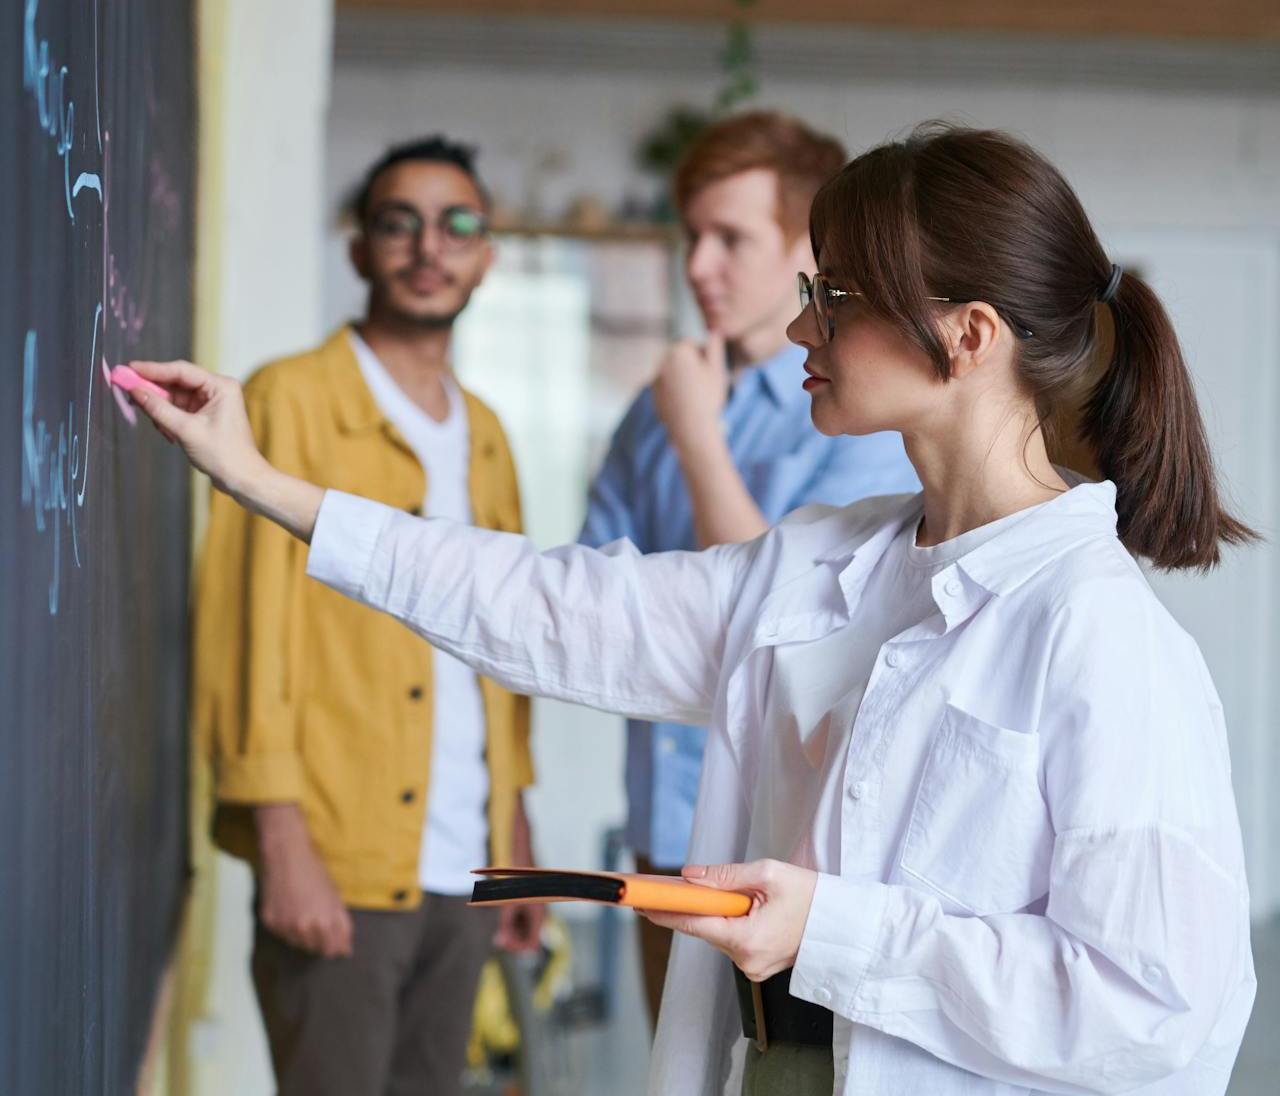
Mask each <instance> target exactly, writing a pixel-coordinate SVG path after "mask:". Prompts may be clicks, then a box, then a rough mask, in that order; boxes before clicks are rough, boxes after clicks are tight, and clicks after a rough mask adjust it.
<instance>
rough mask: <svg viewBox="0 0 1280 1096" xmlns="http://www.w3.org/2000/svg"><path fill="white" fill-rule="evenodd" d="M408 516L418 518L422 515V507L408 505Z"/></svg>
mask: <svg viewBox="0 0 1280 1096" xmlns="http://www.w3.org/2000/svg"><path fill="white" fill-rule="evenodd" d="M409 516H410V517H411V518H420V517H422V507H421V506H410V507H409Z"/></svg>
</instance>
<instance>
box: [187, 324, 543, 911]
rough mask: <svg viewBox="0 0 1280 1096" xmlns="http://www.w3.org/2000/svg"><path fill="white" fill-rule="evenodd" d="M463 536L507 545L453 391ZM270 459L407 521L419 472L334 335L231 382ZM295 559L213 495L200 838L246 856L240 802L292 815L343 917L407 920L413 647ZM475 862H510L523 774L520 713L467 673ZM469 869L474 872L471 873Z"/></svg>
mask: <svg viewBox="0 0 1280 1096" xmlns="http://www.w3.org/2000/svg"><path fill="white" fill-rule="evenodd" d="M464 396H465V400H466V408H467V417H468V422H469V428H470V437H471V470H470V488H471V492H470V493H471V509H472V514H473V516H474V521H475V523H476V524H477V525H480V526H483V527H485V528H487V529H501V530H506V531H509V532H518V531H520V528H521V523H520V498H519V492H518V487H517V483H516V476H515V468H514V465H513V464H512V461H511V453H510V451H509V449H508V448H507V441H506V437H505V435H504V434H503V432H502V427H501V425H500V424H499V422H498V419H497V417H496V416H495V415H494V414H493V412H492V411H490V410H489V409H488V408H487V407H485V406H484V404H482V403H481V402H480V401H479V400H478V399H476V398H475V397H474V396H472V395H471V394H470V393H464ZM245 400H246V403H247V405H248V408H249V417H250V420H251V421H252V424H253V430H254V434H255V435H256V437H257V439H258V443H259V445H260V446H261V447H262V451H263V452H264V454H265V455H266V456H267V458H268V459H269V460H270V461H271V462H272V464H274V465H276V466H277V467H279V468H281V469H283V470H284V471H286V472H291V473H293V474H295V475H298V476H302V477H305V478H306V479H308V480H311V481H312V482H314V483H318V484H320V485H321V486H324V487H330V488H336V489H338V490H342V491H348V492H350V493H352V494H358V495H365V496H367V497H369V498H373V499H377V500H379V501H380V502H385V503H388V504H389V505H391V506H396V507H399V508H400V509H402V510H407V511H410V512H412V513H418V512H420V509H421V506H422V500H423V498H424V497H425V495H426V474H425V472H424V471H423V468H422V466H421V464H419V462H418V460H417V458H416V457H414V455H413V452H412V451H411V450H410V449H409V447H408V445H407V444H406V443H405V441H404V439H403V438H402V437H401V436H400V435H399V433H398V432H397V431H396V429H395V428H394V427H393V426H392V425H391V424H390V423H389V422H388V421H387V420H386V419H385V418H384V417H383V415H382V413H381V411H380V410H379V409H378V406H377V404H376V403H375V402H374V399H373V396H372V394H371V393H370V392H369V389H368V387H367V386H366V385H365V383H364V378H363V376H362V375H361V373H360V367H359V365H358V364H357V362H356V359H355V354H354V352H353V350H352V349H351V343H350V340H349V339H348V337H347V329H346V328H342V329H340V330H339V331H337V332H335V333H334V334H333V335H332V336H331V337H330V338H329V340H328V341H327V342H325V343H324V345H322V346H321V347H320V348H319V349H318V350H315V351H312V352H309V353H306V354H301V355H298V356H297V357H293V358H286V359H284V360H282V361H278V362H275V363H273V364H271V365H268V366H265V367H264V368H263V369H261V370H260V371H259V372H258V373H256V374H255V375H254V376H253V377H252V379H251V380H250V381H249V382H248V384H247V385H246V386H245ZM306 560H307V548H306V546H305V545H304V544H302V543H301V542H299V541H297V540H294V539H293V538H292V537H290V536H289V535H288V534H287V533H285V532H284V531H283V530H281V529H279V528H278V527H276V526H275V525H273V524H271V523H270V522H268V521H266V520H264V519H262V518H256V517H251V516H249V515H248V514H247V513H246V512H245V511H243V510H241V509H240V507H238V506H237V505H236V504H234V503H233V502H231V501H230V500H229V499H227V498H226V496H224V495H220V494H219V495H215V497H214V499H213V502H212V505H211V508H210V515H209V530H208V534H207V536H206V538H205V542H204V550H203V553H202V559H201V563H200V567H199V571H198V574H197V583H196V601H195V662H194V667H193V683H192V684H193V714H194V734H195V743H196V748H197V749H199V750H202V751H205V753H206V756H208V757H209V758H210V760H211V762H212V766H213V780H214V797H215V800H216V807H215V813H214V821H213V836H214V840H215V842H216V843H217V844H218V845H220V846H221V847H222V848H224V849H225V850H226V851H228V852H229V853H232V854H233V855H235V856H239V857H242V858H244V859H246V860H249V861H250V862H251V863H252V862H254V861H255V859H256V854H257V845H256V836H255V831H254V826H253V818H252V814H251V811H250V809H249V808H250V807H251V806H252V805H255V804H259V803H278V802H297V803H299V804H300V805H301V808H302V811H303V814H304V815H305V817H306V821H307V826H308V829H309V830H310V833H311V838H312V841H313V842H314V844H315V846H316V849H317V851H318V852H319V854H320V856H321V857H322V858H323V860H324V862H325V864H326V866H327V867H328V869H329V872H330V873H331V875H332V876H333V880H334V882H335V884H336V885H337V887H338V890H339V892H340V893H341V895H342V899H343V901H344V902H346V903H347V904H348V905H352V906H359V907H365V908H372V909H410V908H412V907H413V906H415V905H416V904H417V902H418V896H419V883H418V854H419V850H420V846H421V842H422V827H423V821H424V817H425V813H426V802H425V798H426V792H425V790H426V788H428V787H429V770H430V764H431V752H432V751H431V736H432V727H431V721H432V711H433V706H432V691H431V688H432V678H431V648H430V646H428V645H427V643H426V642H425V641H424V640H422V639H420V638H418V637H417V636H416V635H414V634H413V633H412V632H410V631H409V630H408V629H407V628H406V627H404V625H402V624H399V623H397V622H396V621H394V620H392V619H391V618H390V617H389V616H385V615H383V614H381V613H377V612H374V611H373V610H372V609H366V608H364V607H362V606H360V605H357V604H356V603H355V602H352V601H348V600H347V599H345V598H343V597H341V596H339V595H338V594H336V593H334V592H333V591H332V590H329V589H328V588H326V587H324V586H321V585H320V583H318V582H315V581H312V580H311V579H308V578H307V577H306ZM480 686H481V693H482V696H483V701H484V710H485V717H486V720H487V731H486V750H485V756H486V760H487V762H488V767H489V779H490V798H489V834H490V854H491V858H492V860H493V861H494V862H495V863H505V862H507V861H508V859H509V857H510V841H511V827H512V819H513V813H514V811H515V807H516V801H517V796H518V794H519V790H520V789H521V788H522V787H524V786H525V785H527V784H529V783H530V782H531V781H532V779H533V772H532V765H531V763H530V758H529V702H528V699H527V698H526V697H520V696H515V695H513V694H511V693H508V692H506V691H505V690H504V689H501V688H499V687H498V686H497V685H495V684H494V683H493V682H492V681H489V680H487V679H484V678H482V679H481V681H480ZM478 866H479V865H477V867H478Z"/></svg>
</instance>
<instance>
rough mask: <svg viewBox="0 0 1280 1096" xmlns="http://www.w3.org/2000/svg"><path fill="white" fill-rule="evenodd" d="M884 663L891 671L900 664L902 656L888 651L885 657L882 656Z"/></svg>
mask: <svg viewBox="0 0 1280 1096" xmlns="http://www.w3.org/2000/svg"><path fill="white" fill-rule="evenodd" d="M884 662H885V665H886V666H888V667H889V669H891V670H892V669H893V668H894V667H895V666H897V665H898V664H899V663H901V662H902V656H901V655H900V654H898V652H897V651H890V652H889V653H888V654H887V655H885V656H884Z"/></svg>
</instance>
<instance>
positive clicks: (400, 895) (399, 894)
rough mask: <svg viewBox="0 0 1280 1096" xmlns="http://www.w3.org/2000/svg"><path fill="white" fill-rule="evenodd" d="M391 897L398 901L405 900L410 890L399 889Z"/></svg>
mask: <svg viewBox="0 0 1280 1096" xmlns="http://www.w3.org/2000/svg"><path fill="white" fill-rule="evenodd" d="M391 897H392V898H393V899H394V900H395V901H397V902H404V901H406V900H407V899H408V897H409V892H408V891H407V890H398V891H396V892H395V893H394V894H393V895H392V896H391Z"/></svg>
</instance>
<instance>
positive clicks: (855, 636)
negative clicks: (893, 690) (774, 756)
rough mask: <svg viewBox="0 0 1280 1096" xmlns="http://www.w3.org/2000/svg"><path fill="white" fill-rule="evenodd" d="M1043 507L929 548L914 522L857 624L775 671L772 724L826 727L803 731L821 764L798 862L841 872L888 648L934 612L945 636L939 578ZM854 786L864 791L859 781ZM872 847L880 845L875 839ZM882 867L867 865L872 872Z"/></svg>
mask: <svg viewBox="0 0 1280 1096" xmlns="http://www.w3.org/2000/svg"><path fill="white" fill-rule="evenodd" d="M1037 509H1039V507H1038V506H1031V507H1028V508H1027V509H1025V510H1019V511H1018V512H1017V513H1013V514H1009V515H1007V516H1006V517H1003V518H1000V519H998V520H996V521H993V522H990V523H988V524H987V525H982V526H979V527H978V528H977V529H971V530H969V532H967V533H962V534H961V535H960V536H958V537H954V538H953V539H951V540H948V541H944V542H942V543H941V544H937V545H933V546H931V547H928V548H919V547H917V546H916V531H917V525H916V523H915V522H907V523H906V525H904V526H903V528H902V531H901V532H899V533H898V535H897V536H896V537H895V538H894V540H893V543H892V544H891V545H890V546H889V548H888V549H887V550H886V551H885V553H884V555H883V556H881V557H880V560H879V561H878V562H877V563H876V566H875V569H874V570H873V571H872V572H871V576H870V578H869V579H868V581H867V584H866V586H865V587H864V593H863V600H862V601H861V602H859V604H858V612H857V614H856V623H853V624H850V625H848V626H847V627H845V628H841V629H840V630H839V631H836V632H832V633H831V634H830V635H828V636H826V637H824V638H823V639H820V640H817V641H816V642H813V643H808V644H804V645H803V658H802V659H800V660H797V662H796V664H795V665H794V666H788V667H787V670H788V672H786V673H775V675H774V679H773V681H774V684H773V686H772V687H771V691H770V696H769V701H768V703H769V707H770V708H772V709H773V711H772V712H771V713H770V722H771V723H772V725H774V726H779V727H782V726H784V725H786V724H788V723H792V721H794V724H793V729H796V730H800V729H802V728H807V727H809V726H813V725H814V724H813V721H814V720H817V721H819V722H820V724H822V725H820V726H818V727H817V733H815V734H812V735H808V734H804V735H803V737H804V738H805V741H806V745H805V753H806V756H807V760H808V762H809V764H810V765H811V766H813V780H814V784H815V785H816V786H814V787H813V788H812V791H813V792H814V793H815V794H814V795H813V797H812V799H811V801H812V802H814V803H815V807H814V813H813V821H812V825H811V826H810V827H809V828H808V829H807V830H806V831H802V832H797V834H796V858H795V862H796V863H798V864H801V865H803V866H805V867H810V868H813V869H815V870H816V871H821V872H830V873H834V874H839V872H840V865H841V849H840V839H841V832H842V828H847V826H846V825H845V823H846V822H847V821H848V820H846V819H844V818H843V817H842V815H843V813H844V810H845V806H846V805H845V803H844V800H843V797H842V795H841V792H842V790H843V788H844V786H845V763H846V759H847V757H848V753H849V742H850V739H849V736H850V734H851V733H852V731H853V723H854V719H855V717H856V716H857V714H858V707H859V705H860V704H861V703H862V697H863V694H864V693H865V692H866V687H867V682H868V681H869V679H870V677H871V671H872V669H873V667H874V666H875V661H876V657H877V655H878V654H879V653H880V649H881V648H882V647H883V646H884V644H885V643H887V642H888V641H889V640H891V639H893V638H894V637H895V636H897V635H900V634H901V633H902V632H904V631H906V630H907V629H908V628H911V627H914V626H915V625H917V624H920V623H922V622H924V621H926V620H928V619H929V618H930V617H931V616H934V615H937V617H938V632H939V634H941V633H942V631H943V627H944V626H943V620H942V616H941V613H940V612H939V610H938V606H937V603H936V602H935V600H934V596H933V579H934V576H935V575H937V574H938V573H940V572H941V571H943V570H945V569H946V568H947V567H948V566H949V565H950V564H952V563H954V562H955V561H956V560H958V559H960V558H961V557H962V556H965V555H967V554H968V553H969V552H972V551H973V550H974V549H976V548H978V547H980V546H981V545H983V544H985V543H986V542H987V541H989V540H991V539H993V538H994V537H996V536H999V535H1000V533H1001V532H1003V531H1004V530H1005V529H1007V528H1009V527H1010V526H1011V525H1015V524H1017V523H1018V522H1019V521H1021V520H1023V519H1024V518H1026V517H1027V516H1028V515H1030V514H1032V513H1034V512H1035V511H1036V510H1037ZM851 791H852V794H853V795H855V796H856V795H857V794H858V787H857V785H856V784H855V785H854V786H853V788H852V789H851ZM867 845H868V848H870V847H872V843H871V842H868V843H867ZM879 867H880V865H879V864H868V865H866V869H867V871H868V872H874V871H875V870H876V869H878V868H879Z"/></svg>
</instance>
